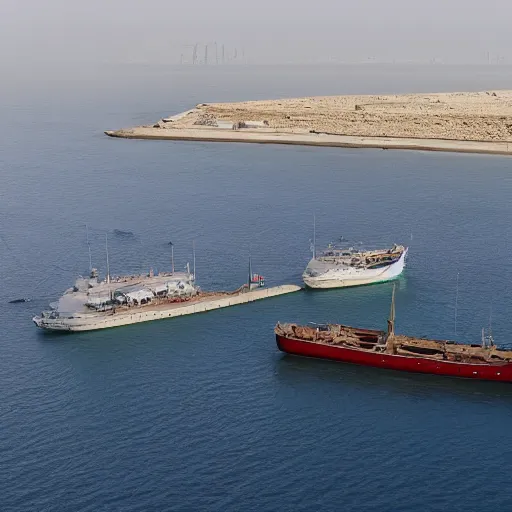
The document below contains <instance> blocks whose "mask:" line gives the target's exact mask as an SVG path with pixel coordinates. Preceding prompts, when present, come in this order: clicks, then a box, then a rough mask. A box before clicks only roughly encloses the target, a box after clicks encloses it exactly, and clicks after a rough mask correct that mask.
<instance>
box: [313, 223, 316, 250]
mask: <svg viewBox="0 0 512 512" xmlns="http://www.w3.org/2000/svg"><path fill="white" fill-rule="evenodd" d="M313 259H314V260H316V215H315V214H313Z"/></svg>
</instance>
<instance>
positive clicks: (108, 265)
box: [105, 233, 110, 283]
mask: <svg viewBox="0 0 512 512" xmlns="http://www.w3.org/2000/svg"><path fill="white" fill-rule="evenodd" d="M105 249H106V252H107V283H110V263H109V261H108V233H105Z"/></svg>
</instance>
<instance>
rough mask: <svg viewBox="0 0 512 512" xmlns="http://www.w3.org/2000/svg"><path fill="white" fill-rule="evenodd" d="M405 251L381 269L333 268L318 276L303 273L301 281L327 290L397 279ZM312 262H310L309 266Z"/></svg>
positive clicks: (403, 266) (309, 286)
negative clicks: (395, 260) (393, 261)
mask: <svg viewBox="0 0 512 512" xmlns="http://www.w3.org/2000/svg"><path fill="white" fill-rule="evenodd" d="M406 256H407V249H406V250H405V251H404V253H403V254H402V256H401V257H400V259H399V260H398V261H397V262H395V263H392V264H391V265H388V266H387V267H385V268H381V269H374V270H371V269H354V268H350V267H349V268H346V269H342V268H339V267H338V268H337V267H333V268H332V269H330V270H327V271H326V272H324V273H323V274H321V275H318V276H314V277H312V276H309V275H308V274H307V270H306V272H304V274H303V276H302V279H303V281H304V284H305V285H306V286H307V287H308V288H313V289H315V288H316V289H327V288H348V287H351V286H364V285H369V284H377V283H384V282H386V281H392V280H394V279H397V278H398V277H399V276H400V274H401V273H402V272H403V270H404V268H405V258H406ZM311 263H312V262H310V265H311Z"/></svg>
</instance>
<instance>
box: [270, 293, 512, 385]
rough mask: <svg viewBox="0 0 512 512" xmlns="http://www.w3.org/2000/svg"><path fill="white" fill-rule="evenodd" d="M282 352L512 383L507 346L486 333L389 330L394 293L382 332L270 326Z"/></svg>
mask: <svg viewBox="0 0 512 512" xmlns="http://www.w3.org/2000/svg"><path fill="white" fill-rule="evenodd" d="M275 335H276V342H277V346H278V348H279V349H280V350H281V351H282V352H286V353H288V354H294V355H298V356H306V357H314V358H321V359H330V360H333V361H340V362H345V363H353V364H358V365H364V366H372V367H377V368H386V369H390V370H400V371H406V372H415V373H427V374H433V375H443V376H451V377H464V378H469V379H477V380H491V381H501V382H512V350H504V349H500V348H498V347H497V346H496V345H495V344H494V341H493V338H492V334H491V333H488V334H487V335H486V334H485V331H484V330H482V339H481V343H479V344H472V345H468V344H463V343H457V342H453V341H438V340H427V339H423V338H415V337H411V336H404V335H397V334H395V292H394V289H393V298H392V302H391V313H390V317H389V320H388V328H387V331H384V330H373V329H359V328H355V327H349V326H346V325H341V324H327V325H317V326H309V325H308V326H300V325H297V324H281V323H278V324H277V326H276V327H275Z"/></svg>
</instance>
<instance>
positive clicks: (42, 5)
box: [0, 0, 512, 69]
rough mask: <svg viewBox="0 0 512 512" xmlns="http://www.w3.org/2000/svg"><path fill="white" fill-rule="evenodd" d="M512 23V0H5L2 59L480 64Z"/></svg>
mask: <svg viewBox="0 0 512 512" xmlns="http://www.w3.org/2000/svg"><path fill="white" fill-rule="evenodd" d="M511 19H512V0H486V1H481V0H479V1H476V0H429V1H422V2H420V1H418V0H352V1H350V2H347V1H343V0H309V1H303V0H295V1H292V0H258V1H255V2H247V1H244V0H239V1H236V0H101V1H100V0H0V56H1V58H2V62H3V63H4V65H7V66H8V68H14V69H15V68H16V67H18V66H30V65H33V64H41V63H43V62H48V63H59V64H60V63H66V62H69V63H73V64H74V65H76V64H80V63H91V62H149V63H166V62H169V63H177V62H179V60H180V55H181V54H182V53H183V54H184V58H185V59H186V60H187V59H190V57H191V54H192V50H191V48H190V47H186V46H184V45H190V44H193V43H195V42H198V43H211V46H210V49H209V52H210V53H209V55H210V62H213V61H214V60H215V50H214V46H213V42H214V41H217V42H218V45H219V48H220V45H221V44H222V43H224V44H225V45H226V48H227V49H229V51H230V52H233V51H234V48H235V47H236V48H237V49H238V55H239V56H240V54H241V51H242V48H244V49H245V54H246V57H247V59H249V61H250V62H253V63H278V62H301V61H302V62H314V61H325V60H328V59H329V58H333V59H335V60H338V61H345V62H360V61H366V60H368V58H374V59H376V60H380V61H384V60H386V61H390V60H393V59H396V60H397V61H404V60H416V61H428V60H430V59H432V58H436V59H438V60H439V61H443V62H450V63H451V62H461V63H462V62H464V63H465V62H474V63H478V62H480V63H483V62H485V61H486V60H487V52H488V51H489V52H491V58H492V59H496V56H497V55H500V56H501V57H502V59H503V62H504V63H509V64H512V29H511V28H510V20H511ZM219 52H220V50H219ZM199 58H200V59H203V58H204V49H200V51H199Z"/></svg>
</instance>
